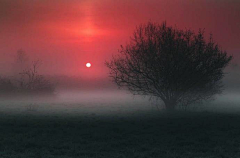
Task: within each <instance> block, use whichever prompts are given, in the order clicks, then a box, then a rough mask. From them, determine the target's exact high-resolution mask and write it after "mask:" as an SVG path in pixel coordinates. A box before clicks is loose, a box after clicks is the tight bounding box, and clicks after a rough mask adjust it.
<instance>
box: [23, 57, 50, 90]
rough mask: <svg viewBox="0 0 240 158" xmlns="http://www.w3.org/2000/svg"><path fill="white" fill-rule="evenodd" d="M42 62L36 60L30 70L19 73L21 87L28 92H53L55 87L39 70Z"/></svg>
mask: <svg viewBox="0 0 240 158" xmlns="http://www.w3.org/2000/svg"><path fill="white" fill-rule="evenodd" d="M41 64H42V62H41V61H40V60H35V61H33V62H32V65H31V67H30V68H29V69H27V70H24V71H23V72H21V73H19V74H20V75H21V80H20V81H21V82H20V87H21V89H25V90H26V91H31V92H51V93H52V92H53V91H54V88H55V87H54V85H53V84H52V83H50V82H49V81H48V80H46V79H45V78H44V76H43V75H39V73H38V70H39V67H40V66H41Z"/></svg>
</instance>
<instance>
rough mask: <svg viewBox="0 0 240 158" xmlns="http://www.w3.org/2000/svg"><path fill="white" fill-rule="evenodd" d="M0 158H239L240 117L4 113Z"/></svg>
mask: <svg viewBox="0 0 240 158" xmlns="http://www.w3.org/2000/svg"><path fill="white" fill-rule="evenodd" d="M0 131H1V132H0V157H1V158H7V157H9V158H29V157H33V158H52V157H58V158H70V157H83V158H88V157H89V158H101V157H107V158H125V157H129V158H134V157H136V158H144V157H145V158H151V157H162V158H238V157H240V114H239V115H238V114H223V113H222V114H220V113H212V112H211V113H210V112H198V113H197V112H191V113H190V112H189V113H185V112H184V113H183V112H181V113H178V114H171V115H168V114H166V113H164V112H159V113H158V114H156V113H155V114H148V115H138V116H136V115H134V116H124V117H120V116H97V115H89V116H49V115H46V116H44V115H41V116H40V115H39V116H36V115H33V114H24V115H20V114H19V115H17V114H6V113H2V114H0Z"/></svg>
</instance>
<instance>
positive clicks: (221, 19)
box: [0, 0, 240, 78]
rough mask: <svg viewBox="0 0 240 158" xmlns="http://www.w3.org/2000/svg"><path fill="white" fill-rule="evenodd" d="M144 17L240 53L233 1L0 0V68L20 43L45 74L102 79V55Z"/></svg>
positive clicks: (238, 10)
mask: <svg viewBox="0 0 240 158" xmlns="http://www.w3.org/2000/svg"><path fill="white" fill-rule="evenodd" d="M149 20H151V21H153V22H159V23H161V22H162V21H164V20H166V21H167V24H169V25H176V26H177V27H178V28H181V29H184V28H190V29H194V30H197V29H198V28H205V30H206V32H207V33H210V32H211V33H212V34H213V37H214V39H215V41H217V42H218V43H219V44H220V45H221V46H222V48H223V49H225V50H226V51H228V53H230V54H234V56H235V57H236V58H235V59H237V58H238V56H239V54H240V1H239V0H181V1H180V0H0V35H1V36H0V57H1V59H2V60H0V70H2V69H3V67H4V65H5V63H6V62H7V61H10V60H11V59H12V58H13V54H14V53H16V51H17V50H18V49H20V48H21V49H23V50H25V51H26V53H27V54H29V56H30V57H31V58H35V59H36V58H39V59H41V60H42V61H43V62H44V65H43V68H42V69H43V71H45V73H51V74H66V75H74V76H84V77H90V78H104V77H106V76H107V68H106V67H105V66H104V62H105V60H108V59H110V57H111V56H112V54H115V53H117V50H118V48H119V46H120V45H121V44H123V45H124V44H125V43H126V42H127V41H129V37H130V36H131V34H132V32H133V31H134V29H135V27H136V25H139V24H141V23H145V22H148V21H149ZM238 59H239V58H238ZM87 62H91V63H92V67H91V68H90V69H87V68H86V67H85V64H86V63H87Z"/></svg>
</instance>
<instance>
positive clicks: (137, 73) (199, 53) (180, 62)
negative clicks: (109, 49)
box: [106, 22, 232, 110]
mask: <svg viewBox="0 0 240 158" xmlns="http://www.w3.org/2000/svg"><path fill="white" fill-rule="evenodd" d="M231 59H232V56H228V55H227V53H226V52H225V51H222V50H221V49H220V47H219V46H218V44H216V43H215V42H214V41H213V39H212V35H210V38H209V41H206V40H205V38H204V30H201V29H200V30H199V31H198V33H194V31H192V30H180V29H177V28H176V27H171V26H167V25H166V22H163V23H162V24H157V23H151V22H149V23H147V24H144V25H140V26H138V27H137V28H136V30H135V32H134V33H133V36H132V37H131V41H130V43H128V44H126V46H121V49H120V50H119V54H118V55H117V56H113V58H112V59H111V61H109V62H106V66H107V67H108V68H109V69H110V77H111V78H112V79H113V81H114V82H115V83H116V84H117V85H118V86H119V87H126V88H127V89H128V90H130V91H131V92H132V93H133V94H137V95H149V96H155V97H158V98H160V99H161V100H162V101H163V102H164V103H165V107H166V109H167V110H173V109H175V107H176V106H177V105H185V106H186V105H189V104H191V103H194V102H197V101H202V100H206V99H210V98H211V97H212V96H213V95H214V94H218V93H220V92H221V91H222V88H223V85H222V83H221V79H222V78H223V76H224V73H223V69H224V68H225V67H226V66H227V65H228V63H229V62H230V61H231Z"/></svg>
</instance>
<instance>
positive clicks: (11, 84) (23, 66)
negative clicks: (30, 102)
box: [0, 50, 55, 95]
mask: <svg viewBox="0 0 240 158" xmlns="http://www.w3.org/2000/svg"><path fill="white" fill-rule="evenodd" d="M41 65H42V62H41V61H40V60H34V61H31V62H29V59H28V56H27V55H26V53H25V52H24V51H23V50H18V51H17V54H16V59H15V61H14V63H13V73H14V74H13V76H11V77H3V76H2V75H0V93H1V95H4V94H5V95H8V94H17V95H19V94H23V95H27V94H46V93H47V94H49V93H54V90H55V85H54V84H53V83H51V82H50V81H49V80H47V79H46V77H45V76H44V75H41V74H39V68H40V66H41Z"/></svg>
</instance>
